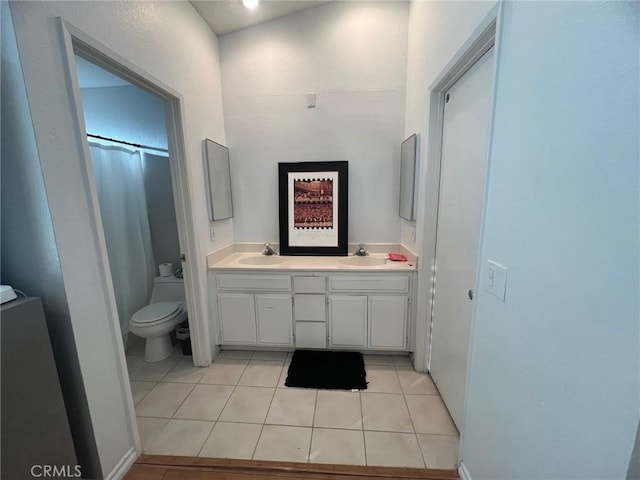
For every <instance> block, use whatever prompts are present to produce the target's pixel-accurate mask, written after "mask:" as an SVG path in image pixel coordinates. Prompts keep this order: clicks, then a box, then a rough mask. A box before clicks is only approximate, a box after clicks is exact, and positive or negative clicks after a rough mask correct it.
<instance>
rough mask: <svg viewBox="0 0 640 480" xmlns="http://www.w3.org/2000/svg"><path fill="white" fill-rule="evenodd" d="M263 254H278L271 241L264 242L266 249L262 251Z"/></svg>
mask: <svg viewBox="0 0 640 480" xmlns="http://www.w3.org/2000/svg"><path fill="white" fill-rule="evenodd" d="M262 254H263V255H277V254H278V252H276V251H275V250H274V249H273V247H272V246H271V244H270V243H269V242H267V243H265V244H264V250H263V251H262Z"/></svg>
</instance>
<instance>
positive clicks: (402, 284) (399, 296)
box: [329, 274, 410, 351]
mask: <svg viewBox="0 0 640 480" xmlns="http://www.w3.org/2000/svg"><path fill="white" fill-rule="evenodd" d="M409 288H410V276H409V275H381V274H366V275H365V274H362V275H335V276H332V277H330V279H329V292H330V293H329V331H330V334H329V346H330V347H331V348H360V349H372V350H394V351H396V350H397V351H402V350H406V349H407V348H408V340H409V338H408V337H409V331H408V320H409V298H410V297H409ZM363 292H366V293H367V294H366V295H364V294H363Z"/></svg>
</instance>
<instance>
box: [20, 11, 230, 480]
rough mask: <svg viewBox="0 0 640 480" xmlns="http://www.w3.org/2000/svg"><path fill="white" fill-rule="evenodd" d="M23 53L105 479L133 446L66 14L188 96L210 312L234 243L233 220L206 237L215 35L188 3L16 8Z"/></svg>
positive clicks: (217, 103) (215, 113) (189, 148)
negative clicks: (210, 275)
mask: <svg viewBox="0 0 640 480" xmlns="http://www.w3.org/2000/svg"><path fill="white" fill-rule="evenodd" d="M10 5H11V10H12V13H13V18H14V25H15V30H16V37H17V44H18V51H19V54H20V58H21V61H22V67H23V72H24V77H25V84H26V92H27V96H28V100H29V107H30V109H31V117H32V121H33V128H34V132H35V139H36V144H37V148H38V152H39V154H40V164H41V168H42V172H43V177H44V183H45V188H46V192H47V201H48V206H49V209H50V211H51V218H52V224H53V230H54V234H55V238H56V242H57V245H58V253H59V257H60V264H61V270H62V277H63V280H64V283H65V289H66V295H67V301H68V305H69V313H70V317H71V323H72V325H73V333H74V336H75V340H76V344H77V348H78V358H79V361H80V368H81V372H82V377H83V380H84V383H85V387H86V394H87V402H88V405H89V411H90V414H91V420H92V422H93V427H94V430H95V437H96V444H97V448H98V452H99V456H100V462H101V466H102V472H103V475H104V476H108V475H110V474H111V473H112V472H114V470H115V469H117V468H118V467H119V462H121V461H122V460H123V457H124V456H125V455H127V454H128V452H130V449H131V448H132V447H133V446H134V441H133V429H132V428H133V427H132V425H131V423H130V417H129V415H130V414H131V413H132V402H131V400H130V398H127V391H128V387H127V380H128V378H127V375H126V373H124V371H123V370H122V367H123V363H122V362H123V360H122V347H120V346H119V344H120V341H119V338H118V335H119V334H118V332H117V323H116V318H115V315H114V313H115V310H114V308H113V307H114V301H113V296H112V295H111V296H110V295H108V294H107V293H106V292H107V284H106V280H107V278H108V277H107V278H105V276H104V275H103V274H102V273H101V271H100V267H101V265H103V263H102V262H103V260H104V258H103V257H102V256H101V255H100V253H99V252H100V248H99V246H100V244H101V241H100V240H99V238H98V237H97V233H96V231H95V230H94V229H93V228H92V218H93V212H94V211H93V210H92V208H95V205H94V206H92V201H94V196H92V195H91V192H90V191H89V190H88V188H87V185H86V183H85V177H84V172H83V164H84V163H83V162H84V160H83V151H82V148H81V142H80V139H81V132H80V131H78V129H77V128H76V125H77V122H76V120H75V111H74V106H73V102H72V98H71V94H70V92H71V89H70V83H69V78H68V74H67V72H66V71H65V67H64V63H63V58H64V56H63V50H62V48H63V47H62V40H61V33H60V30H59V28H58V19H57V17H62V18H63V19H65V20H66V21H68V22H70V23H71V24H73V25H74V26H75V27H76V28H78V29H80V30H82V31H84V32H85V33H86V34H88V35H89V36H91V37H93V38H94V39H96V40H97V41H99V42H100V43H102V44H103V45H106V46H107V47H108V48H109V49H110V50H112V51H114V52H115V53H116V54H117V55H119V56H121V57H123V58H124V59H126V60H127V61H128V62H130V63H131V64H134V65H137V66H139V68H141V69H142V70H144V71H146V72H148V73H149V74H150V75H152V76H153V77H155V78H157V79H159V80H160V81H161V82H163V83H164V84H166V85H168V86H169V87H171V88H172V89H174V90H175V91H178V92H180V93H181V95H182V107H183V109H182V112H181V114H182V121H183V123H184V124H183V127H184V134H185V145H186V155H187V162H188V165H187V167H188V183H189V193H190V199H191V203H192V207H193V209H194V211H193V221H194V223H195V225H196V232H195V235H196V241H197V255H198V257H199V258H200V259H201V261H200V262H199V264H198V265H199V266H201V267H200V268H199V269H198V272H197V275H198V277H199V287H200V289H201V292H200V293H201V300H202V301H201V305H199V308H200V310H201V311H202V312H203V313H204V312H206V307H207V305H206V286H207V283H206V263H205V255H206V254H207V253H208V252H209V251H211V250H213V249H214V248H216V246H217V245H218V243H222V244H225V243H229V242H231V241H232V234H231V222H227V223H226V224H224V225H222V226H221V227H220V228H218V230H217V233H218V239H219V241H218V242H210V241H209V232H208V221H207V220H208V215H207V208H206V201H205V190H204V180H203V175H202V139H203V138H205V137H212V138H214V139H216V140H219V141H221V142H224V141H225V139H224V124H223V116H222V109H221V103H222V96H221V87H220V76H219V75H220V72H219V63H218V49H217V39H216V37H215V35H214V34H213V33H212V32H211V30H210V29H209V28H208V26H207V25H206V24H205V23H204V21H203V20H202V19H201V18H200V17H199V16H198V14H197V13H196V12H195V10H194V9H193V8H192V7H191V6H190V4H189V3H187V2H158V3H154V2H15V3H11V4H10Z"/></svg>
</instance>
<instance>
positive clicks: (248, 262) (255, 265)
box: [207, 252, 417, 272]
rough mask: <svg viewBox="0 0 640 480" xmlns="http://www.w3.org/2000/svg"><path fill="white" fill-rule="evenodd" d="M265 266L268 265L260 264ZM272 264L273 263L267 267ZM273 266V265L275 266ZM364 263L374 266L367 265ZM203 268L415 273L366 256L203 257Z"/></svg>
mask: <svg viewBox="0 0 640 480" xmlns="http://www.w3.org/2000/svg"><path fill="white" fill-rule="evenodd" d="M262 262H268V263H262ZM271 262H274V263H271ZM276 262H277V263H276ZM367 263H369V264H371V263H375V264H374V265H367ZM207 266H208V268H210V269H214V268H215V269H225V270H226V269H229V270H231V269H233V270H239V269H241V270H281V271H292V270H323V271H324V270H330V271H349V272H352V271H361V272H380V271H408V272H411V271H415V270H416V266H417V265H416V262H415V261H408V262H392V261H391V260H389V259H388V258H387V255H386V254H370V255H367V256H366V257H355V256H353V255H350V256H348V257H321V256H297V255H296V256H289V255H283V256H280V255H274V256H266V255H262V254H260V253H255V252H253V253H246V252H242V253H232V254H230V255H227V256H225V257H223V258H221V259H218V260H215V259H214V258H212V256H209V257H207Z"/></svg>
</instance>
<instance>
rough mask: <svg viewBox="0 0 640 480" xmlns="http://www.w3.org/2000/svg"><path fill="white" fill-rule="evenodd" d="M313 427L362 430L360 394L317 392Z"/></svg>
mask: <svg viewBox="0 0 640 480" xmlns="http://www.w3.org/2000/svg"><path fill="white" fill-rule="evenodd" d="M313 425H314V427H329V428H347V429H355V430H362V409H361V408H360V393H354V392H340V391H333V390H318V401H317V402H316V413H315V418H314V422H313Z"/></svg>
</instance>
